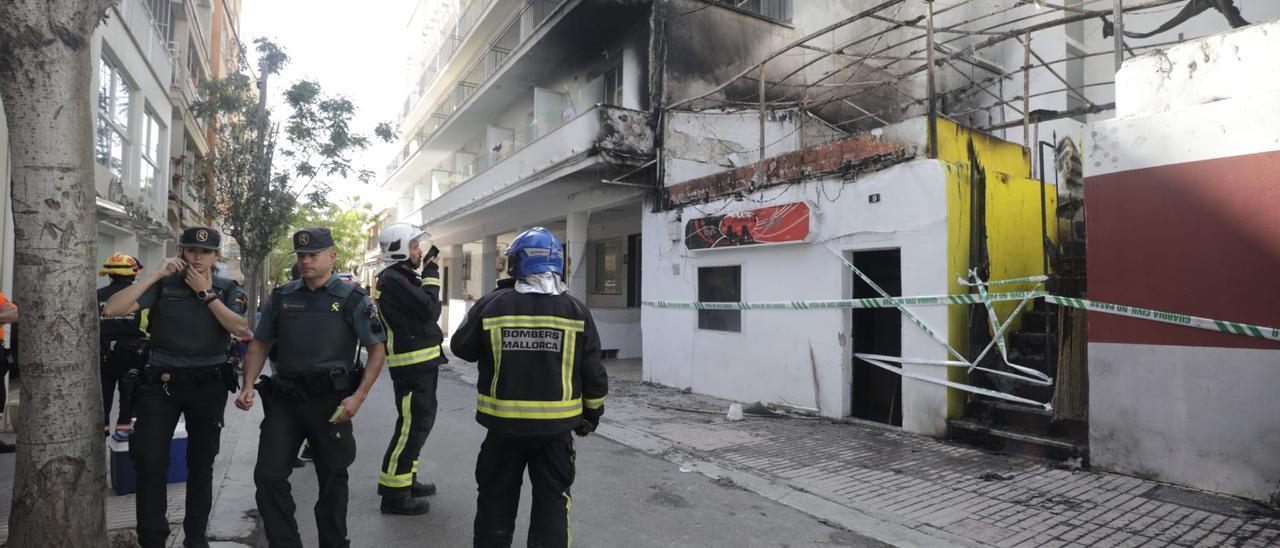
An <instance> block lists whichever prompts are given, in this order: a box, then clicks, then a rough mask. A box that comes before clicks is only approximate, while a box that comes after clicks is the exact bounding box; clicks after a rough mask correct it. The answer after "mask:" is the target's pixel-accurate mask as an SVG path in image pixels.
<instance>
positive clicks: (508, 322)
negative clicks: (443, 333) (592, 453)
mask: <svg viewBox="0 0 1280 548" xmlns="http://www.w3.org/2000/svg"><path fill="white" fill-rule="evenodd" d="M514 284H515V280H513V279H507V280H502V281H501V282H499V283H498V289H496V290H495V291H493V292H491V293H489V294H488V295H485V296H484V297H482V298H481V299H480V300H479V301H476V303H475V306H473V307H472V308H471V310H470V312H468V313H467V317H466V319H465V320H464V321H463V322H462V325H461V326H459V327H458V330H457V331H456V332H455V333H454V334H453V338H452V339H450V346H449V348H450V350H452V351H453V354H454V355H455V356H457V357H459V358H462V359H464V360H467V361H472V362H477V363H478V364H479V370H480V376H479V379H478V380H477V382H476V390H477V391H478V392H479V393H478V394H477V399H476V422H479V423H480V424H482V425H484V426H485V427H486V428H488V429H490V430H492V431H497V432H501V433H506V434H513V435H523V436H543V435H551V434H559V433H563V432H567V431H570V430H573V429H574V428H576V427H578V426H579V425H580V424H581V423H582V420H583V419H586V420H587V421H590V422H591V423H592V424H596V423H598V422H599V420H600V416H601V415H603V414H604V399H605V395H606V394H607V393H608V391H609V379H608V377H607V376H606V374H605V370H604V365H602V364H601V363H600V335H599V333H598V332H597V331H596V325H595V322H593V321H592V320H591V313H590V311H589V310H588V309H587V307H586V305H584V304H582V303H581V302H579V301H578V300H577V299H575V298H573V297H570V296H569V295H543V294H536V293H517V292H516V291H515V290H514V289H513V288H512V286H513V285H514Z"/></svg>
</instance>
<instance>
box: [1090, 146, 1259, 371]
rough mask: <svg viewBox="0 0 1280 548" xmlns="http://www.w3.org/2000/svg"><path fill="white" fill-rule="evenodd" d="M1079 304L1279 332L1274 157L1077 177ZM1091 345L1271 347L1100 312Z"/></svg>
mask: <svg viewBox="0 0 1280 548" xmlns="http://www.w3.org/2000/svg"><path fill="white" fill-rule="evenodd" d="M1085 211H1086V216H1087V217H1086V219H1087V223H1088V224H1087V226H1088V239H1089V241H1088V261H1089V298H1090V299H1094V300H1098V301H1105V302H1110V303H1116V304H1124V305H1130V306H1139V307H1143V308H1153V309H1157V310H1163V311H1168V312H1178V313H1183V314H1190V315H1195V316H1203V317H1208V318H1212V319H1217V320H1231V321H1237V322H1245V323H1251V324H1255V325H1263V326H1269V327H1280V151H1274V152H1265V153H1259V154H1251V155H1246V156H1234V157H1229V158H1219V159H1214V160H1204V161H1198V162H1189V163H1183V164H1172V165H1166V166H1160V167H1152V168H1146V169H1138V170H1133V171H1124V172H1119V173H1110V174H1107V175H1099V176H1095V177H1089V178H1086V179H1085ZM1089 340H1090V341H1091V342H1108V343H1131V344H1161V345H1177V346H1212V347H1231V348H1271V349H1280V343H1276V342H1270V341H1265V340H1262V339H1255V338H1249V337H1242V336H1237V335H1228V334H1223V333H1216V332H1212V331H1205V330H1200V329H1193V328H1189V327H1181V326H1175V325H1168V324H1162V323H1156V322H1149V321H1145V320H1138V319H1131V318H1123V317H1120V316H1113V315H1109V314H1102V313H1097V312H1091V313H1090V314H1089Z"/></svg>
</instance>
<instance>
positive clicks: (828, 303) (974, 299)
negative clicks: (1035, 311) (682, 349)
mask: <svg viewBox="0 0 1280 548" xmlns="http://www.w3.org/2000/svg"><path fill="white" fill-rule="evenodd" d="M1047 295H1048V293H1045V292H1044V291H1012V292H1006V293H989V294H988V296H987V300H989V301H991V302H1001V301H1020V300H1023V299H1027V298H1031V299H1034V298H1037V297H1045V296H1047ZM982 302H983V298H982V297H981V296H979V295H934V296H927V297H889V298H887V299H886V298H876V297H871V298H866V299H832V300H817V301H762V302H711V301H706V302H679V301H641V304H643V305H645V306H648V307H652V308H662V309H671V310H822V309H853V308H896V307H897V306H898V305H904V306H946V305H953V304H982Z"/></svg>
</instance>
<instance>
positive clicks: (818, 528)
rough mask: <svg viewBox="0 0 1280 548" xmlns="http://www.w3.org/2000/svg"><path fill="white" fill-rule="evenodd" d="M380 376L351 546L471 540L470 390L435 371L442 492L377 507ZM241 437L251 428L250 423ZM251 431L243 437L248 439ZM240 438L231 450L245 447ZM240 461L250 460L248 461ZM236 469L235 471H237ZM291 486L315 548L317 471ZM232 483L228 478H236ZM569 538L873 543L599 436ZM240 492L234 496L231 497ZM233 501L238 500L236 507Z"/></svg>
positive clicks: (478, 436)
mask: <svg viewBox="0 0 1280 548" xmlns="http://www.w3.org/2000/svg"><path fill="white" fill-rule="evenodd" d="M389 381H390V379H389V378H386V377H385V376H384V378H383V379H381V380H379V382H378V384H377V385H376V387H375V389H374V394H373V396H372V397H371V398H370V399H369V401H368V402H367V403H366V404H365V406H364V408H363V409H361V411H360V414H359V415H358V416H357V417H356V419H355V420H356V439H357V441H358V443H359V448H360V449H359V454H358V456H357V460H356V463H355V465H354V466H352V468H351V477H352V481H351V507H350V516H349V520H348V523H349V527H350V530H351V539H352V541H353V545H354V546H386V547H395V546H446V547H449V546H469V545H470V543H471V522H472V518H473V517H474V515H475V478H474V469H475V457H476V453H477V451H478V450H479V447H480V442H481V440H482V439H483V438H484V429H483V428H482V427H480V425H478V424H476V422H475V420H474V418H473V416H474V409H475V407H474V405H475V403H474V402H475V396H474V395H473V394H474V392H473V390H474V389H473V388H472V387H471V386H469V385H466V384H464V383H463V382H461V381H460V380H459V379H457V378H456V377H455V376H454V375H453V374H452V373H449V372H442V373H441V379H440V394H439V395H440V412H439V416H438V419H437V422H436V427H435V430H434V431H433V432H432V434H431V438H430V439H428V441H427V445H426V448H425V449H424V452H423V453H424V454H423V461H424V463H423V467H424V468H425V470H426V472H427V474H428V477H429V479H430V480H431V481H434V482H435V483H436V484H437V485H438V486H439V489H440V493H439V494H438V495H436V496H435V497H432V498H431V499H430V500H431V503H432V508H431V512H430V513H428V514H426V515H425V516H416V517H404V516H383V515H382V514H380V513H379V512H378V509H377V506H378V501H379V499H378V496H377V492H376V478H377V472H378V464H379V460H380V459H381V456H382V452H383V450H384V448H385V447H386V445H385V444H386V443H387V441H388V440H389V438H390V435H391V429H392V426H393V423H394V420H395V412H394V409H393V406H392V404H391V400H392V397H391V383H390V382H389ZM245 434H246V435H248V434H256V429H253V428H252V426H250V427H249V428H247V429H246V431H245ZM246 437H248V436H246ZM247 449H248V447H243V448H240V449H239V450H238V451H237V453H239V454H241V455H242V456H247V455H245V451H246V450H247ZM245 465H247V463H246V464H245ZM236 472H240V471H239V470H237V471H236ZM251 477H252V476H251V474H249V473H247V470H246V471H244V473H234V474H233V476H231V478H232V479H231V480H229V482H230V484H228V485H226V486H224V491H223V493H224V495H230V496H224V497H222V499H221V501H220V502H219V505H220V508H219V509H218V512H216V513H217V514H220V515H222V516H227V515H228V514H229V513H233V512H242V511H245V510H248V509H249V508H252V502H251V500H243V499H240V496H235V495H233V494H234V493H237V492H238V493H241V494H242V495H243V496H244V498H249V497H251V494H250V493H251V492H252V490H251V487H250V486H248V485H245V484H244V482H246V481H251ZM293 480H294V481H293V483H294V495H295V498H296V500H297V501H298V514H299V515H298V521H299V524H300V525H301V527H302V529H303V531H302V536H303V542H304V543H305V544H306V545H307V546H314V545H316V538H315V535H316V533H315V520H314V518H313V517H312V514H311V505H312V504H314V501H315V497H316V483H315V477H314V475H313V473H312V468H311V466H310V465H308V466H307V467H306V468H304V469H299V470H295V471H294V477H293ZM237 481H238V482H240V485H235V482H237ZM527 486H528V482H527V481H526V491H525V498H524V501H523V502H522V503H521V513H520V518H519V522H518V523H517V531H518V533H517V535H516V543H515V544H516V545H517V546H522V545H523V544H524V534H525V531H527V530H528V508H529V497H528V487H527ZM573 493H574V507H573V516H572V519H573V534H574V541H575V545H577V546H583V547H591V546H681V547H695V546H882V544H880V543H877V542H875V541H873V540H871V539H868V538H866V537H863V536H860V535H857V534H855V533H852V532H849V531H845V530H842V529H839V528H835V527H831V526H828V525H826V524H824V523H822V522H819V521H817V520H816V519H814V518H813V517H810V516H808V515H806V514H803V513H801V512H798V511H796V510H794V509H791V508H789V507H786V506H783V505H780V504H777V503H774V502H772V501H769V500H767V499H765V498H763V497H760V496H759V495H756V494H754V493H751V492H749V491H745V490H742V489H739V488H737V487H735V486H733V485H731V484H730V485H723V484H718V483H716V482H713V481H712V480H710V479H708V478H706V477H705V476H702V475H700V474H696V473H682V472H680V470H679V467H678V466H676V465H673V464H671V463H669V462H667V461H664V460H661V459H658V458H655V457H652V456H649V455H646V454H644V453H641V452H638V451H635V450H633V449H630V448H628V447H625V446H622V445H619V444H617V443H614V442H612V441H609V440H607V439H604V438H601V437H599V436H590V437H588V438H586V439H582V440H579V442H578V478H577V481H576V483H575V485H574V489H573ZM236 499H240V500H242V501H243V502H239V503H237V502H236ZM236 504H239V508H236V507H235V506H236Z"/></svg>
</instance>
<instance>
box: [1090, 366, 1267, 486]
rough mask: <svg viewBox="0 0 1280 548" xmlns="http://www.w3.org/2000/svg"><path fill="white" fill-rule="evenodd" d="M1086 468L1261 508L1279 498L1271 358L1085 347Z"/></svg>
mask: <svg viewBox="0 0 1280 548" xmlns="http://www.w3.org/2000/svg"><path fill="white" fill-rule="evenodd" d="M1089 377H1090V378H1091V379H1094V380H1093V381H1092V382H1090V383H1089V459H1090V461H1091V462H1092V463H1093V465H1094V466H1098V467H1101V468H1105V469H1110V470H1119V471H1123V472H1128V473H1132V474H1135V475H1139V476H1142V477H1150V478H1158V479H1161V480H1165V481H1171V482H1175V483H1181V484H1184V485H1191V486H1195V487H1198V488H1201V489H1208V490H1210V491H1217V492H1221V493H1231V494H1236V495H1241V496H1246V497H1250V498H1253V499H1258V500H1266V499H1267V498H1268V497H1270V496H1271V495H1272V494H1273V493H1275V492H1277V491H1280V484H1277V481H1280V459H1277V458H1275V457H1276V456H1275V449H1276V448H1277V447H1280V428H1276V427H1275V418H1276V417H1280V398H1276V397H1275V389H1276V387H1277V386H1280V351H1276V350H1252V349H1239V348H1196V347H1187V346H1163V345H1137V344H1106V343H1090V344H1089Z"/></svg>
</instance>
